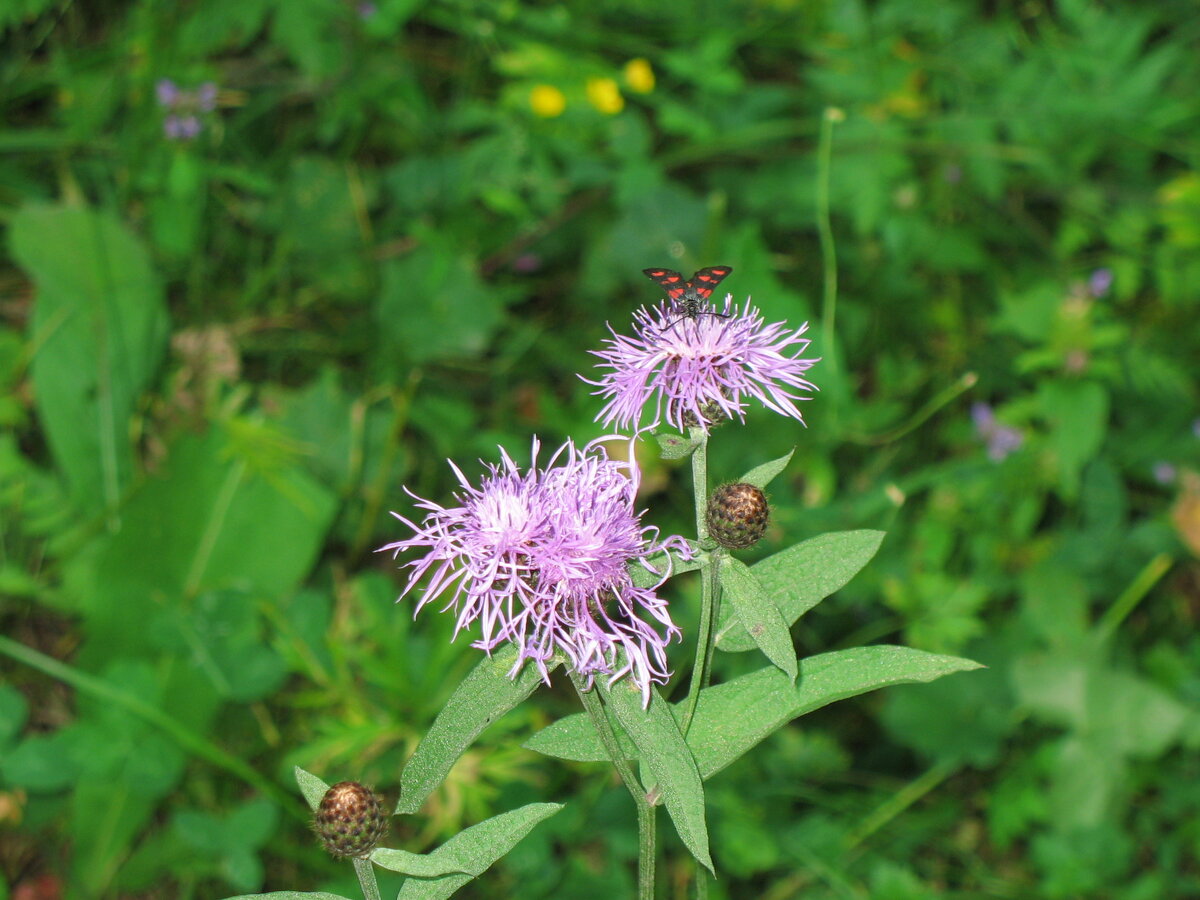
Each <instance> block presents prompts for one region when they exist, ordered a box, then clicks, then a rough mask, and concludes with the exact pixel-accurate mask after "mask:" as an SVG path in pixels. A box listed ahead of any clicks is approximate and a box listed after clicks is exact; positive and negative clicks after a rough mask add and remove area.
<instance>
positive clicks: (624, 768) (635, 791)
mask: <svg viewBox="0 0 1200 900" xmlns="http://www.w3.org/2000/svg"><path fill="white" fill-rule="evenodd" d="M571 683H572V684H573V685H575V692H576V693H577V694H579V699H580V701H582V703H583V708H584V709H585V710H587V713H588V715H589V716H591V718H592V724H593V725H594V726H595V728H596V733H597V734H599V735H600V742H601V743H602V744H603V745H604V750H605V752H606V753H608V758H609V759H610V760H612V764H613V767H614V768H615V769H616V770H617V774H618V775H619V776H620V777H621V781H622V782H623V783H624V784H625V787H626V788H627V789H628V790H629V793H630V795H631V796H632V797H633V805H634V806H636V807H637V815H638V900H654V863H655V859H654V855H655V852H656V850H655V845H654V839H655V834H654V832H655V828H654V807H653V806H651V805H650V801H649V800H648V799H647V798H646V792H645V791H644V790H643V789H642V786H641V783H640V782H639V781H638V780H637V776H636V775H634V773H633V767H632V766H630V765H629V760H627V759H626V758H625V754H624V752H623V751H622V750H621V744H620V741H618V740H617V734H616V732H615V731H613V727H612V723H611V722H609V721H608V716H607V715H606V714H605V712H604V704H603V703H601V702H600V697H599V696H598V694H597V692H596V691H594V690H588V689H587V687H586V686H585V685H584V683H583V679H582V678H581V677H580V676H579V674H578V673H577V672H571Z"/></svg>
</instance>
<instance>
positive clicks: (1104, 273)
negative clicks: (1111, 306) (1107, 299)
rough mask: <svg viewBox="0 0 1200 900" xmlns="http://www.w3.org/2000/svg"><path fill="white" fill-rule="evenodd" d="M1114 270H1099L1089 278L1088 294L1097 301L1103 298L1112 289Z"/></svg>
mask: <svg viewBox="0 0 1200 900" xmlns="http://www.w3.org/2000/svg"><path fill="white" fill-rule="evenodd" d="M1112 283H1113V273H1112V269H1097V270H1096V271H1095V272H1093V273H1092V274H1091V277H1090V278H1088V293H1090V294H1091V295H1092V296H1093V297H1095V298H1096V299H1099V298H1101V297H1103V296H1104V295H1105V294H1107V293H1108V291H1109V288H1111V287H1112Z"/></svg>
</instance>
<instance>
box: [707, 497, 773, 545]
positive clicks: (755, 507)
mask: <svg viewBox="0 0 1200 900" xmlns="http://www.w3.org/2000/svg"><path fill="white" fill-rule="evenodd" d="M707 519H708V533H709V535H710V536H711V537H712V539H713V540H714V541H716V542H717V543H718V544H720V545H721V546H722V547H726V548H728V549H730V550H745V549H746V548H747V547H751V546H753V545H754V544H757V543H758V541H759V539H760V538H761V537H762V536H763V534H765V533H766V530H767V522H768V520H769V519H770V510H769V509H768V507H767V497H766V494H764V493H763V492H762V491H761V490H759V489H758V488H756V487H755V486H754V485H752V484H746V483H745V482H739V483H737V484H725V485H722V486H721V487H719V488H717V489H716V490H715V491H713V492H712V496H711V497H709V498H708V510H707Z"/></svg>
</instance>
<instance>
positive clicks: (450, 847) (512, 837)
mask: <svg viewBox="0 0 1200 900" xmlns="http://www.w3.org/2000/svg"><path fill="white" fill-rule="evenodd" d="M560 809H562V804H561V803H530V804H529V805H528V806H522V807H521V808H520V809H514V810H513V811H512V812H506V813H501V814H500V815H498V816H493V817H492V818H490V819H488V820H486V821H484V822H480V823H479V824H478V825H472V826H471V827H470V828H468V829H466V830H465V831H460V832H459V833H458V834H456V835H455V836H454V837H452V838H450V840H448V841H446V843H444V844H442V846H440V847H438V848H437V849H436V850H434V851H433V852H432V853H430V854H429V859H430V860H431V861H434V862H436V863H439V864H441V865H445V866H449V865H453V866H454V867H455V868H456V869H460V870H461V871H463V872H466V873H467V874H455V875H443V876H441V877H438V878H408V879H407V880H405V882H404V886H403V887H401V888H400V893H399V894H398V895H397V898H396V900H443V898H445V897H449V896H450V895H451V894H453V893H454V892H455V891H457V890H458V889H459V888H461V887H462V886H463V885H464V884H467V883H468V882H469V881H471V880H472V879H473V878H477V877H478V876H480V875H482V874H483V873H484V872H485V871H486V870H487V868H488V867H489V866H490V865H492V863H494V862H495V861H496V860H498V859H500V858H501V857H502V856H504V854H506V853H508V851H509V850H511V849H512V848H513V847H515V846H516V845H517V844H518V843H519V842H520V840H521V839H522V838H524V837H525V835H527V834H529V832H530V831H532V830H533V827H534V826H535V825H537V824H538V823H539V822H541V821H543V820H545V819H548V818H550V816H552V815H554V814H555V813H557V812H558V811H559V810H560ZM384 853H385V851H381V850H376V851H375V852H374V853H373V854H371V860H372V861H373V862H377V863H380V864H381V865H382V864H383V863H382V860H381V858H380V857H381V856H383V854H384Z"/></svg>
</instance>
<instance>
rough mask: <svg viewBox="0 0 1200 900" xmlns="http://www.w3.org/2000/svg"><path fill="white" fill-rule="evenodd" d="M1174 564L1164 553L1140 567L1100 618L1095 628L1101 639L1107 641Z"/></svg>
mask: <svg viewBox="0 0 1200 900" xmlns="http://www.w3.org/2000/svg"><path fill="white" fill-rule="evenodd" d="M1174 562H1175V561H1174V560H1173V559H1171V557H1170V556H1168V555H1167V554H1166V553H1160V554H1158V555H1157V556H1156V557H1154V558H1153V559H1152V560H1150V562H1148V563H1146V565H1145V566H1143V567H1142V571H1140V572H1138V573H1137V575H1136V576H1135V577H1134V579H1133V581H1131V582H1130V583H1129V586H1128V587H1127V588H1125V590H1123V591H1121V596H1120V597H1118V598H1117V599H1116V600H1114V601H1113V605H1112V606H1110V607H1109V608H1108V609H1107V610H1105V612H1104V615H1103V616H1102V617H1101V619H1100V623H1099V625H1097V627H1096V630H1097V632H1098V633H1099V635H1100V637H1101V639H1104V640H1107V639H1108V638H1110V637H1111V636H1112V635H1113V633H1114V632H1115V631H1116V630H1117V627H1118V626H1119V625H1120V624H1121V623H1122V622H1124V621H1125V618H1126V617H1127V616H1128V615H1129V614H1130V613H1131V612H1133V610H1134V609H1135V608H1136V607H1137V605H1138V604H1139V603H1141V602H1142V598H1143V597H1145V596H1146V594H1148V593H1150V589H1151V588H1152V587H1154V585H1156V584H1157V583H1158V580H1159V579H1160V578H1162V577H1163V576H1164V575H1166V574H1167V570H1168V569H1170V568H1171V565H1172V563H1174Z"/></svg>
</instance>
